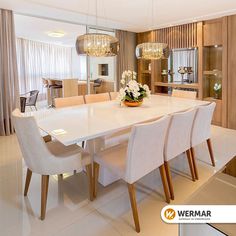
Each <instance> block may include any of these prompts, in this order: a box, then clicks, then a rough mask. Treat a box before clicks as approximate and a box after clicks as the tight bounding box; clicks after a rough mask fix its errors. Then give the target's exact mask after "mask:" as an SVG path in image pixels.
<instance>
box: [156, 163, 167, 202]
mask: <svg viewBox="0 0 236 236" xmlns="http://www.w3.org/2000/svg"><path fill="white" fill-rule="evenodd" d="M159 171H160V175H161V180H162V185H163V189H164V193H165V197H166V202H167V203H170V195H169V189H168V184H167V180H166V171H165V167H164V165H162V166H160V167H159Z"/></svg>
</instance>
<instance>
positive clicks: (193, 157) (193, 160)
mask: <svg viewBox="0 0 236 236" xmlns="http://www.w3.org/2000/svg"><path fill="white" fill-rule="evenodd" d="M190 151H191V156H192V163H193V169H194V173H195V178H196V179H198V170H197V164H196V158H195V151H194V148H193V147H191V148H190Z"/></svg>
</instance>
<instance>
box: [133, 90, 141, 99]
mask: <svg viewBox="0 0 236 236" xmlns="http://www.w3.org/2000/svg"><path fill="white" fill-rule="evenodd" d="M132 94H133V96H134V98H138V97H139V96H140V93H139V92H138V91H134V92H132Z"/></svg>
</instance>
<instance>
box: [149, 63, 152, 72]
mask: <svg viewBox="0 0 236 236" xmlns="http://www.w3.org/2000/svg"><path fill="white" fill-rule="evenodd" d="M148 70H149V71H151V70H152V64H151V63H149V64H148Z"/></svg>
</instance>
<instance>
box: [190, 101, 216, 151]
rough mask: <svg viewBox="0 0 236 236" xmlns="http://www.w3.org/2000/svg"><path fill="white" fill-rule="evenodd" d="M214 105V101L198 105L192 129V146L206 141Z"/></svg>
mask: <svg viewBox="0 0 236 236" xmlns="http://www.w3.org/2000/svg"><path fill="white" fill-rule="evenodd" d="M215 107H216V103H215V102H213V103H210V104H208V105H203V106H199V107H198V110H197V113H196V116H195V119H194V123H193V130H192V138H191V145H192V147H194V146H196V145H198V144H200V143H202V142H204V141H206V140H207V139H209V138H210V136H211V121H212V116H213V113H214V110H215Z"/></svg>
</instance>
